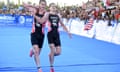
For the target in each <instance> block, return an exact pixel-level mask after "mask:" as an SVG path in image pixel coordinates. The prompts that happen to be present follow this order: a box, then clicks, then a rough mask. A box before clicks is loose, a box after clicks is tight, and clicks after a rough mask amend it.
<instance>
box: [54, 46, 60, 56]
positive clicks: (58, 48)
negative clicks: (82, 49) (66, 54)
mask: <svg viewBox="0 0 120 72" xmlns="http://www.w3.org/2000/svg"><path fill="white" fill-rule="evenodd" d="M60 54H61V47H56V51H55V56H58V55H60Z"/></svg>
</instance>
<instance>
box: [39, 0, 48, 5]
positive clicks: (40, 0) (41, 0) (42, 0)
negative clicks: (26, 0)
mask: <svg viewBox="0 0 120 72" xmlns="http://www.w3.org/2000/svg"><path fill="white" fill-rule="evenodd" d="M41 2H45V3H47V2H46V0H39V4H40V3H41Z"/></svg>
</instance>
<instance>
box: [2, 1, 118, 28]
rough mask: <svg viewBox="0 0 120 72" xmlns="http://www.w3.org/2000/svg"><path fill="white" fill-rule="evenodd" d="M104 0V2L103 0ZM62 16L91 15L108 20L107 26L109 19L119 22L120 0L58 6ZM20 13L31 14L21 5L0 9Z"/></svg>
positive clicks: (87, 17) (3, 11)
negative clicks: (15, 7)
mask: <svg viewBox="0 0 120 72" xmlns="http://www.w3.org/2000/svg"><path fill="white" fill-rule="evenodd" d="M104 1H106V3H105V2H104ZM58 12H59V13H60V14H61V15H62V17H63V18H66V19H67V20H69V19H70V18H79V19H80V20H88V19H89V18H90V17H93V18H94V19H96V20H108V21H109V24H108V25H109V26H110V25H111V24H110V21H111V20H116V21H117V22H119V19H120V0H92V1H88V2H87V3H83V5H82V6H77V5H76V6H64V7H59V11H58ZM8 13H9V14H22V15H26V14H27V15H31V14H30V12H29V11H28V10H27V9H24V8H23V7H22V5H21V6H20V7H19V8H18V9H14V8H12V9H9V10H4V9H0V14H8Z"/></svg>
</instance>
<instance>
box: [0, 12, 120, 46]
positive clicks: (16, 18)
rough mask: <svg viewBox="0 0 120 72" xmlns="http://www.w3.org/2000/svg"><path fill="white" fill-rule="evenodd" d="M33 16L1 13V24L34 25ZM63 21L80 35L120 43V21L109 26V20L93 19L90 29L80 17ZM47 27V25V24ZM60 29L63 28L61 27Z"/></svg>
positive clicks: (74, 32)
mask: <svg viewBox="0 0 120 72" xmlns="http://www.w3.org/2000/svg"><path fill="white" fill-rule="evenodd" d="M32 23H33V17H32V16H28V15H10V14H5V15H4V14H0V25H15V26H26V27H27V26H30V27H31V26H32ZM63 23H64V24H65V26H66V27H67V28H68V30H69V31H70V32H71V33H73V34H77V35H80V36H85V37H88V38H95V39H98V40H102V41H107V42H111V43H115V44H120V23H118V24H117V22H115V21H112V22H111V23H112V26H108V25H107V24H108V21H103V20H99V21H96V20H94V21H93V26H92V28H91V29H90V30H84V26H85V21H84V20H80V19H79V18H70V19H69V20H67V19H66V18H63ZM46 27H47V25H46ZM60 30H63V29H62V28H61V27H60Z"/></svg>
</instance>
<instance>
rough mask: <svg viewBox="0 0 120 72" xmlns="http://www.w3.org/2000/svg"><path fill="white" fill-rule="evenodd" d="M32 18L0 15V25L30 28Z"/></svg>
mask: <svg viewBox="0 0 120 72" xmlns="http://www.w3.org/2000/svg"><path fill="white" fill-rule="evenodd" d="M32 23H33V16H29V15H12V14H0V24H2V25H20V26H32Z"/></svg>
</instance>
